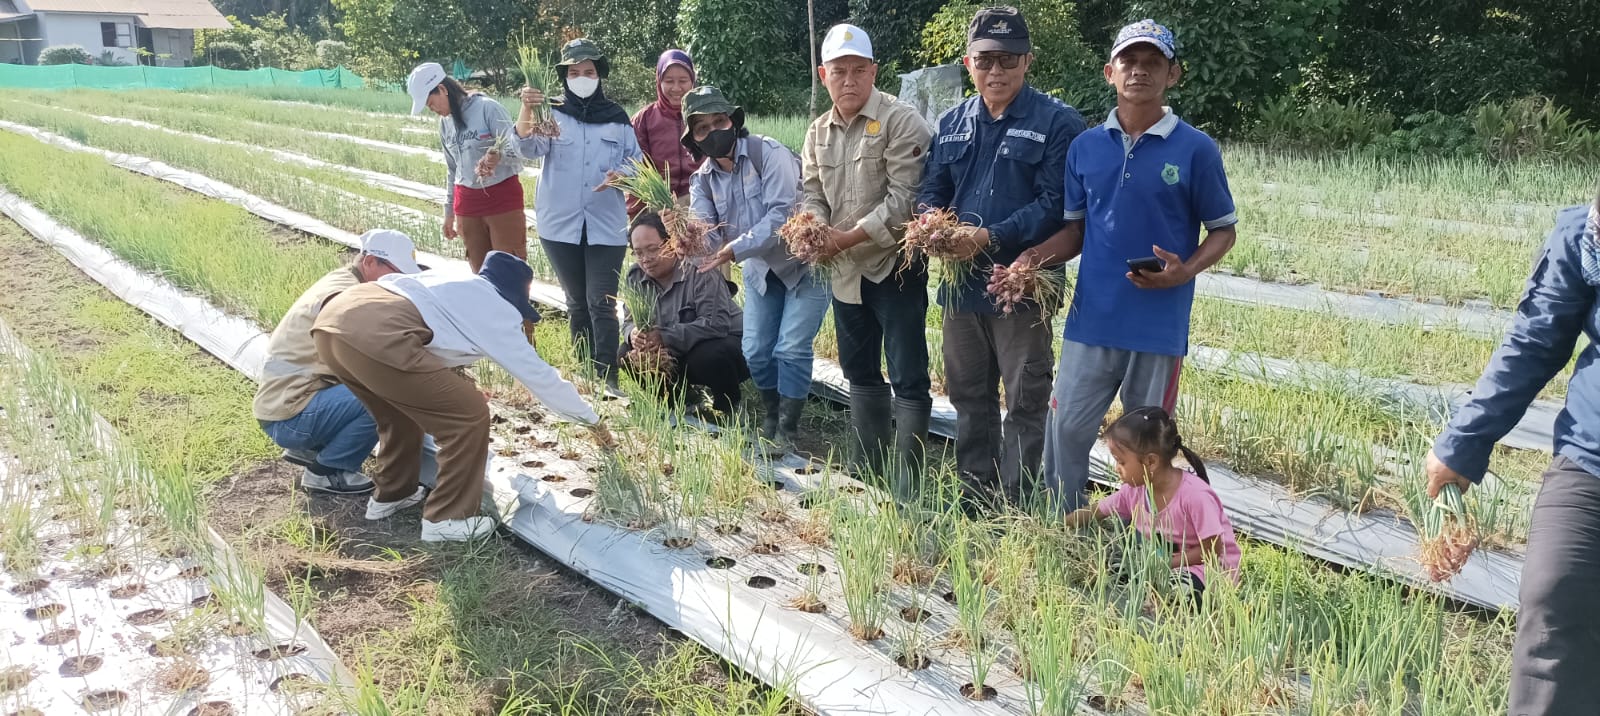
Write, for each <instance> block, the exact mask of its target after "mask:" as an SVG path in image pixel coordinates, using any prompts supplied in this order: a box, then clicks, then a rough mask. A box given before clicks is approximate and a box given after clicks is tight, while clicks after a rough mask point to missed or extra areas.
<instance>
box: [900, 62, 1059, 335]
mask: <svg viewBox="0 0 1600 716" xmlns="http://www.w3.org/2000/svg"><path fill="white" fill-rule="evenodd" d="M1086 128H1087V125H1085V124H1084V121H1083V116H1082V115H1080V114H1078V110H1075V109H1073V108H1072V107H1069V106H1067V105H1066V104H1064V103H1062V102H1061V101H1060V100H1057V99H1055V98H1053V97H1050V96H1049V95H1046V94H1044V93H1043V92H1040V91H1038V90H1036V89H1034V88H1033V87H1032V86H1026V85H1025V86H1024V87H1023V88H1022V92H1020V93H1018V94H1017V98H1016V99H1015V100H1012V102H1011V106H1009V107H1007V108H1006V112H1005V115H1004V116H1002V117H1001V118H1000V119H995V118H994V117H992V116H990V114H989V110H988V109H987V108H985V107H984V104H983V98H982V97H981V96H975V97H972V98H969V99H967V100H966V101H964V102H962V103H961V104H959V105H956V106H955V107H954V108H952V109H951V110H950V111H948V112H945V113H944V114H943V115H941V116H940V117H939V126H938V127H937V128H936V131H935V132H934V135H933V145H932V146H931V147H930V148H929V149H928V159H927V168H926V170H925V171H924V172H923V175H922V190H921V191H920V192H919V193H918V194H917V207H918V208H919V209H932V208H940V207H945V208H949V209H952V210H954V211H955V212H956V213H957V214H959V215H960V217H961V220H962V221H965V222H967V223H971V224H976V225H977V226H980V227H983V228H986V229H988V230H989V246H988V248H986V249H985V250H984V252H983V253H981V254H979V255H978V256H977V257H975V258H974V260H973V264H974V266H973V271H972V273H971V274H969V275H968V276H967V278H966V280H965V281H963V282H962V283H961V285H959V286H945V287H944V288H943V289H942V290H941V291H940V292H939V305H941V306H944V307H945V308H947V309H954V310H958V311H968V312H974V313H997V312H998V311H997V309H996V308H995V306H994V302H993V300H992V299H991V298H990V297H989V295H988V294H987V293H985V288H986V287H987V286H988V283H989V267H990V266H992V265H994V264H1009V263H1011V262H1012V261H1015V260H1016V258H1017V255H1018V254H1020V253H1022V252H1023V251H1024V250H1025V249H1028V248H1030V247H1032V246H1034V245H1037V244H1039V243H1040V242H1042V241H1044V240H1045V239H1047V238H1049V237H1050V235H1051V234H1053V233H1055V232H1056V231H1058V230H1059V229H1060V228H1061V227H1062V225H1064V224H1065V223H1066V222H1065V221H1064V220H1063V219H1062V217H1061V209H1062V198H1061V194H1062V177H1063V172H1064V170H1065V168H1066V163H1067V145H1069V144H1071V143H1072V139H1073V138H1074V137H1076V136H1078V134H1079V133H1080V132H1082V131H1083V130H1084V129H1086Z"/></svg>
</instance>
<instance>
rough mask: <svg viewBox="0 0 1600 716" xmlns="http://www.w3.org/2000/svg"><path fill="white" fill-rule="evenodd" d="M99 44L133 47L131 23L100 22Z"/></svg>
mask: <svg viewBox="0 0 1600 716" xmlns="http://www.w3.org/2000/svg"><path fill="white" fill-rule="evenodd" d="M100 44H101V45H104V46H106V47H133V25H132V24H130V23H126V22H102V23H100Z"/></svg>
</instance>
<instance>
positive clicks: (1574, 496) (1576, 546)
mask: <svg viewBox="0 0 1600 716" xmlns="http://www.w3.org/2000/svg"><path fill="white" fill-rule="evenodd" d="M1580 335H1585V336H1588V337H1589V343H1588V345H1587V346H1585V347H1584V349H1583V352H1582V353H1581V354H1579V355H1578V363H1577V366H1576V367H1575V368H1574V369H1573V371H1572V380H1571V382H1569V383H1567V403H1566V406H1565V407H1564V408H1563V409H1562V411H1561V414H1560V415H1559V416H1557V417H1556V427H1555V445H1554V446H1553V449H1554V452H1555V459H1554V461H1553V462H1551V464H1550V469H1549V470H1547V471H1545V473H1544V481H1543V484H1542V485H1541V486H1540V487H1539V497H1538V498H1537V499H1536V500H1535V501H1534V503H1533V516H1532V518H1530V519H1529V522H1528V553H1527V560H1526V561H1525V562H1524V563H1523V567H1522V592H1521V594H1520V595H1519V600H1520V602H1521V611H1520V612H1518V614H1517V638H1516V641H1515V642H1514V643H1513V645H1512V650H1511V654H1512V656H1511V710H1510V713H1512V714H1513V715H1514V716H1553V715H1554V714H1578V713H1594V710H1595V704H1600V679H1596V678H1595V675H1596V673H1597V672H1596V667H1595V665H1596V664H1600V610H1596V609H1595V607H1594V600H1595V594H1597V593H1600V197H1597V198H1596V199H1595V203H1594V205H1593V206H1592V207H1589V208H1588V209H1587V210H1586V209H1585V208H1584V207H1573V208H1571V209H1567V210H1565V211H1563V212H1562V213H1561V216H1560V218H1559V219H1558V220H1557V221H1556V228H1555V230H1554V231H1552V232H1550V238H1549V239H1548V240H1546V242H1545V245H1544V249H1543V250H1541V252H1540V254H1539V256H1538V258H1537V259H1536V260H1535V262H1534V265H1533V275H1532V276H1530V277H1529V278H1528V289H1527V293H1525V294H1523V297H1522V302H1521V303H1519V304H1518V305H1517V313H1516V317H1515V318H1514V319H1513V320H1512V323H1511V329H1510V330H1508V331H1506V337H1505V340H1503V341H1501V343H1500V347H1499V348H1498V349H1496V350H1495V352H1494V355H1493V356H1491V357H1490V358H1489V365H1488V367H1486V368H1484V370H1483V376H1482V377H1480V378H1479V379H1478V386H1477V387H1476V388H1474V389H1473V391H1472V399H1471V400H1469V401H1467V403H1466V404H1465V405H1463V406H1462V407H1461V410H1460V411H1459V412H1457V413H1456V415H1455V417H1454V418H1452V419H1451V420H1450V424H1449V425H1448V426H1446V427H1445V430H1444V433H1443V434H1441V435H1440V436H1439V438H1438V440H1436V441H1434V443H1433V450H1431V451H1429V453H1428V462H1427V475H1428V496H1429V497H1437V496H1438V494H1439V490H1440V489H1441V488H1443V487H1444V486H1445V485H1447V484H1454V485H1456V486H1458V487H1460V488H1461V489H1462V490H1466V489H1469V488H1471V487H1472V485H1473V484H1475V483H1477V482H1479V481H1481V480H1482V479H1483V474H1484V472H1485V471H1486V470H1488V467H1489V453H1490V452H1491V451H1493V449H1494V444H1495V442H1496V441H1498V440H1499V439H1500V438H1502V437H1505V435H1506V433H1508V432H1510V431H1511V428H1512V427H1513V426H1515V425H1516V424H1517V422H1518V421H1520V420H1521V419H1522V415H1523V413H1525V412H1527V410H1528V405H1529V404H1530V403H1532V402H1533V399H1534V397H1535V396H1537V395H1538V394H1539V391H1540V389H1542V388H1544V386H1545V384H1546V383H1549V382H1550V380H1551V379H1552V378H1555V377H1556V374H1557V373H1559V372H1561V369H1562V368H1563V367H1565V366H1566V365H1567V360H1568V359H1570V358H1571V357H1572V351H1573V349H1574V348H1576V347H1577V343H1578V336H1580Z"/></svg>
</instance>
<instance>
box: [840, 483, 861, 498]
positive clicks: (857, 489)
mask: <svg viewBox="0 0 1600 716" xmlns="http://www.w3.org/2000/svg"><path fill="white" fill-rule="evenodd" d="M839 491H840V492H843V493H845V494H846V495H859V494H861V493H863V492H866V491H867V488H865V487H862V486H860V485H852V484H850V483H848V482H847V483H845V484H843V485H840V486H839Z"/></svg>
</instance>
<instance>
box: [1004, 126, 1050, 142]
mask: <svg viewBox="0 0 1600 716" xmlns="http://www.w3.org/2000/svg"><path fill="white" fill-rule="evenodd" d="M1006 136H1007V137H1022V138H1023V139H1031V140H1033V141H1035V142H1038V143H1040V144H1044V135H1043V134H1040V133H1039V132H1034V131H1031V130H1027V129H1007V130H1006Z"/></svg>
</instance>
